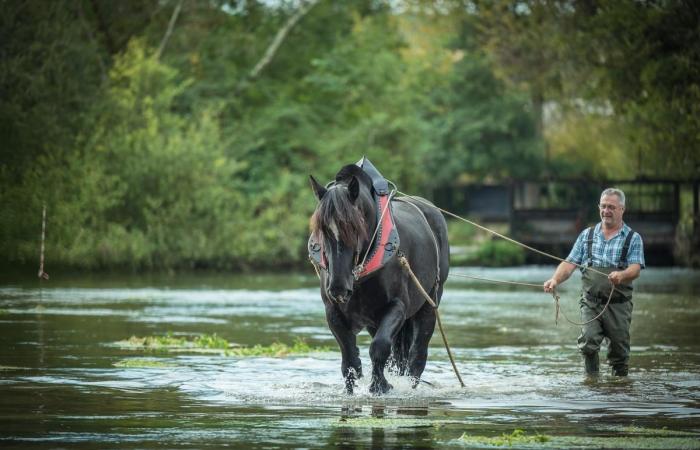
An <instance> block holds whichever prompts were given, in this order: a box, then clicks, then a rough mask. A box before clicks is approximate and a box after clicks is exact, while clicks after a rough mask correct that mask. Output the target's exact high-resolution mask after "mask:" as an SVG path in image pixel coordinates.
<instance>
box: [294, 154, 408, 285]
mask: <svg viewBox="0 0 700 450" xmlns="http://www.w3.org/2000/svg"><path fill="white" fill-rule="evenodd" d="M356 165H357V166H359V167H360V168H362V170H363V171H364V172H365V173H366V174H367V175H368V176H369V178H370V179H371V180H372V188H371V190H370V193H371V195H372V201H373V202H374V203H375V206H376V216H377V221H376V222H377V225H376V226H375V228H374V232H373V233H372V237H371V239H370V240H369V244H368V246H367V250H366V251H365V254H364V256H363V258H362V262H360V263H359V264H358V261H359V256H360V255H359V252H358V253H356V254H355V261H354V264H353V269H352V274H353V278H354V279H355V281H359V280H360V279H362V278H364V277H366V276H368V275H370V274H372V273H374V272H376V271H377V270H379V269H381V268H382V267H384V265H385V264H386V263H387V262H388V261H389V260H390V259H391V258H392V257H393V256H394V255H395V254H396V253H397V252H398V250H399V244H400V239H399V233H398V230H397V229H396V225H395V223H394V218H393V215H392V213H391V201H392V199H393V196H394V194H395V193H396V186H395V185H394V184H393V183H391V182H390V181H388V180H386V179H385V178H384V177H383V176H382V175H381V174H380V173H379V171H378V170H377V169H376V168H375V167H374V165H372V163H371V162H370V161H369V160H368V159H367V158H364V157H363V158H362V159H361V160H360V161H358V162H357V164H356ZM389 184H391V186H392V187H393V189H392V190H391V191H390V190H389ZM340 186H343V187H344V185H339V184H338V183H337V181H331V182H329V183H327V184H326V189H328V190H330V189H334V188H337V187H340ZM387 211H388V212H389V214H387ZM308 249H309V259H310V260H311V262H312V263H313V264H314V265H315V266H320V267H321V268H322V269H324V270H328V261H327V258H326V254H325V252H324V251H323V243H320V242H317V241H316V240H314V237H313V235H312V236H311V237H310V238H309V243H308Z"/></svg>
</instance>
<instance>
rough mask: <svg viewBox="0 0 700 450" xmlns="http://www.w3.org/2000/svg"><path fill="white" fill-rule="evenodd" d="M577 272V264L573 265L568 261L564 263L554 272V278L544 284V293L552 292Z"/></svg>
mask: <svg viewBox="0 0 700 450" xmlns="http://www.w3.org/2000/svg"><path fill="white" fill-rule="evenodd" d="M574 270H576V264H572V263H570V262H568V261H562V262H561V264H559V266H558V267H557V270H555V271H554V275H552V278H550V279H549V280H547V281H545V282H544V291H545V292H552V291H553V290H554V288H556V287H557V285H559V284H561V283H563V282H565V281H566V280H568V279H569V277H570V276H571V274H572V273H574Z"/></svg>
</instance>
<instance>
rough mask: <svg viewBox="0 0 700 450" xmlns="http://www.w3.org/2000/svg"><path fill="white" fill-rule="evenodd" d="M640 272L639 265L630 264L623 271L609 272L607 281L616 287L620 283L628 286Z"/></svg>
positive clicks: (640, 267)
mask: <svg viewBox="0 0 700 450" xmlns="http://www.w3.org/2000/svg"><path fill="white" fill-rule="evenodd" d="M641 270H642V266H641V264H630V265H629V267H627V268H626V269H625V270H618V271H615V272H610V275H608V280H610V281H611V282H612V284H614V285H616V286H617V285H618V284H620V283H624V284H629V283H631V282H632V281H634V280H636V279H637V277H638V276H639V272H641Z"/></svg>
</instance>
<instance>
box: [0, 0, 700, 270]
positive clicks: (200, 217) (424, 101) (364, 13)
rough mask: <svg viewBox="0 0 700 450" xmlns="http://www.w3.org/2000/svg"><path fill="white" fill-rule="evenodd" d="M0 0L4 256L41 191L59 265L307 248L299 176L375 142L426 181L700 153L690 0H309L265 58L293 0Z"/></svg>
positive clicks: (22, 244) (411, 179) (388, 163)
mask: <svg viewBox="0 0 700 450" xmlns="http://www.w3.org/2000/svg"><path fill="white" fill-rule="evenodd" d="M2 5H3V11H2V14H0V42H2V43H3V45H2V46H1V47H0V54H1V55H2V57H1V58H0V94H1V95H2V98H3V102H2V103H0V141H1V142H3V145H2V148H1V150H0V158H1V159H0V202H2V209H1V210H0V251H2V253H3V254H4V255H6V262H8V263H14V262H24V263H28V262H33V261H35V260H36V259H37V258H38V246H39V242H38V240H39V234H40V227H41V221H40V219H41V209H42V206H43V205H44V204H46V205H47V208H48V224H47V225H48V234H47V245H48V247H47V258H48V261H49V262H50V263H51V262H52V263H54V264H56V265H58V264H62V265H66V266H73V267H78V268H112V267H124V268H132V269H141V268H192V267H215V268H221V269H230V268H236V269H240V268H246V267H259V266H265V267H283V266H288V265H290V264H298V263H302V262H303V261H304V260H305V258H306V250H305V240H306V235H307V226H308V225H307V221H308V217H309V215H310V213H311V212H312V210H313V208H314V206H315V201H314V199H313V196H312V195H311V194H310V191H309V188H308V182H307V176H308V174H310V173H313V174H314V175H315V176H317V177H318V178H319V179H323V180H327V179H330V178H331V177H332V176H333V174H334V173H335V171H336V170H337V169H338V168H339V167H340V166H341V165H343V164H347V163H352V162H355V161H357V160H358V159H359V158H360V157H361V156H362V155H367V156H368V157H369V158H370V159H372V160H373V161H374V162H375V163H376V164H377V165H378V167H379V168H380V169H381V170H382V172H383V173H384V174H385V176H387V178H389V179H391V180H392V181H394V182H395V183H396V184H397V185H398V187H399V188H400V189H401V190H402V191H405V192H412V193H418V194H422V195H426V196H429V195H430V190H431V189H433V188H437V187H440V186H444V185H450V184H452V183H454V182H460V181H464V180H471V179H490V180H503V179H509V178H518V177H536V176H539V175H544V174H547V173H550V174H551V173H558V174H568V175H572V176H576V175H581V174H600V173H603V174H611V173H613V174H617V173H619V172H617V169H616V167H621V166H623V165H624V169H625V171H626V172H625V173H628V174H630V175H635V174H640V173H646V172H647V170H649V169H650V168H651V167H654V168H661V169H663V170H665V171H666V173H667V174H675V173H682V174H686V175H688V176H691V175H694V174H697V170H698V160H697V158H698V156H697V152H695V148H696V147H697V139H698V129H699V128H698V125H699V124H698V111H697V108H698V104H700V102H698V100H700V99H699V98H698V96H699V94H698V84H697V83H698V82H697V80H698V79H699V78H700V77H698V50H697V49H696V48H695V47H693V46H691V45H688V43H689V42H696V41H697V40H698V39H697V38H698V29H699V28H698V26H697V23H698V22H697V19H698V14H697V8H696V7H695V6H693V4H691V3H685V2H682V1H680V0H674V1H664V2H638V1H632V0H625V1H620V2H617V1H615V2H613V1H600V2H588V1H586V2H583V1H582V2H578V1H577V2H570V1H554V0H551V1H523V0H520V1H512V2H506V1H504V2H480V1H459V0H454V1H444V2H435V3H431V2H414V1H405V2H401V3H396V2H377V1H374V0H361V1H351V0H343V1H333V2H328V1H320V2H318V3H317V4H314V6H313V7H312V8H311V9H309V10H308V12H307V13H306V14H305V15H304V16H303V17H302V18H301V20H300V21H299V22H298V23H297V24H296V25H295V26H294V27H293V28H291V29H290V30H289V33H288V34H287V35H286V36H285V38H284V40H283V41H282V42H281V45H280V46H279V48H278V49H277V51H276V52H275V53H274V55H273V57H272V58H271V60H270V61H269V64H267V65H265V66H264V67H263V69H262V70H261V71H260V73H258V74H256V76H255V77H252V78H251V77H250V73H251V70H252V69H253V67H255V66H256V64H257V63H258V62H259V61H260V60H261V58H262V56H263V54H265V51H266V49H267V48H268V46H269V45H270V43H271V42H272V40H273V38H274V36H275V35H276V33H277V32H278V30H279V29H280V28H281V27H283V26H284V25H285V24H286V23H287V22H288V20H289V18H290V17H292V16H293V15H294V14H295V12H296V11H297V9H298V8H299V5H300V4H299V2H292V1H280V2H277V3H271V2H262V1H245V2H238V1H234V0H215V1H206V2H199V1H190V0H184V1H182V2H180V1H179V0H149V1H143V0H121V1H119V2H112V1H108V0H77V1H67V0H56V1H52V2H43V1H39V0H29V1H20V0H5V1H4V2H2ZM178 6H181V10H179V14H177V15H174V14H173V12H174V11H175V9H176V8H178ZM172 18H175V19H176V22H175V25H174V28H173V33H172V34H171V35H168V36H167V39H166V33H165V31H166V29H167V28H168V24H169V21H170V20H171V19H172ZM165 40H167V42H166V43H167V45H165V47H163V48H164V49H165V50H164V52H163V53H162V54H157V49H158V48H159V47H160V46H161V43H163V42H164V41H165ZM548 108H549V111H550V112H552V111H553V112H554V113H556V114H554V115H552V117H553V118H551V117H550V118H548V117H547V114H546V113H547V111H548ZM630 158H633V159H634V158H636V159H635V161H636V163H635V164H629V160H630Z"/></svg>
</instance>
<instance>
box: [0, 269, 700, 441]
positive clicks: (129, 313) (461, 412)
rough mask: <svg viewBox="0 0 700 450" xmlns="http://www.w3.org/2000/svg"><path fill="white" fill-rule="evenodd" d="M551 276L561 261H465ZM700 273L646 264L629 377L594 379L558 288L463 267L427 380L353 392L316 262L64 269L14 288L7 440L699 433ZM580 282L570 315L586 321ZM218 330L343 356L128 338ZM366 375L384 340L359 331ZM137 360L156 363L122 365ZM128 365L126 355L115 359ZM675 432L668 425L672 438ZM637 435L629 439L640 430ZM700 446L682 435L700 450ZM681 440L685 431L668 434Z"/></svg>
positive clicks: (2, 316)
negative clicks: (261, 352) (260, 353)
mask: <svg viewBox="0 0 700 450" xmlns="http://www.w3.org/2000/svg"><path fill="white" fill-rule="evenodd" d="M454 271H455V273H458V272H461V273H466V274H470V275H476V276H482V277H487V278H498V279H504V280H514V281H524V282H532V283H541V282H542V281H543V280H544V279H546V278H548V277H549V276H550V274H551V271H552V268H550V267H523V268H517V269H479V268H469V269H467V268H464V269H454ZM698 275H700V273H698V272H693V271H689V270H681V269H648V270H645V271H644V272H643V274H642V278H641V279H640V280H639V281H638V282H637V284H636V287H635V289H636V293H635V300H634V303H635V306H634V315H633V321H632V359H631V373H630V376H629V377H628V378H627V379H616V378H613V377H612V376H608V375H607V374H606V375H603V376H602V377H600V378H599V379H598V380H597V381H591V380H586V379H585V377H584V376H583V374H582V364H581V361H580V357H579V355H578V354H577V351H576V346H575V342H576V337H577V335H578V328H577V327H575V326H572V325H569V324H567V323H565V322H564V321H563V319H562V320H560V322H559V324H558V325H555V323H554V308H553V302H552V298H551V296H548V295H547V294H544V293H542V292H540V291H538V290H535V289H529V288H525V287H517V286H516V287H512V286H509V287H502V286H499V285H493V284H489V283H483V282H474V281H469V280H464V279H459V278H456V277H454V278H452V279H451V280H449V281H448V284H447V289H446V292H445V295H444V297H443V305H442V306H441V311H442V317H443V323H444V325H445V327H446V331H447V333H448V338H449V341H450V344H451V346H452V348H453V352H454V354H455V356H456V359H457V365H458V368H459V370H460V372H461V374H462V377H463V378H464V381H465V383H466V387H465V388H460V387H459V384H458V382H457V380H456V378H455V376H454V374H453V372H452V368H451V366H450V363H449V360H448V359H447V356H446V352H445V350H444V348H443V346H442V341H441V339H440V337H439V334H438V333H437V332H436V334H435V336H434V337H433V340H432V341H431V348H430V356H429V362H428V365H427V368H426V371H425V374H424V379H425V380H426V381H428V382H430V385H427V384H423V385H421V386H420V387H419V388H418V389H415V390H414V389H411V387H410V384H409V382H408V381H407V380H405V379H402V378H399V377H395V376H389V380H390V382H391V383H392V384H393V385H394V387H395V389H394V390H393V391H392V392H390V393H389V394H388V395H386V396H383V397H379V398H378V397H373V396H372V395H370V394H369V392H368V381H369V380H367V379H363V380H360V385H359V387H358V389H357V390H356V394H355V395H354V396H347V395H345V394H344V393H343V381H342V379H341V377H340V354H339V353H337V352H336V351H335V348H336V347H335V341H334V340H333V338H332V335H331V334H330V332H329V331H328V328H327V327H326V324H325V319H324V313H323V307H322V304H321V300H320V296H319V292H318V287H317V285H316V279H315V275H314V274H313V272H310V273H308V274H296V275H285V276H280V275H248V276H241V275H238V276H233V275H232V276H224V275H210V276H201V275H198V276H195V275H192V276H149V277H136V276H131V277H126V278H117V277H92V278H88V277H81V278H77V277H61V276H55V277H54V278H53V279H52V280H50V281H48V282H43V284H41V285H39V282H38V281H33V280H30V281H27V282H22V281H16V280H11V279H6V280H4V283H3V284H2V285H1V286H0V327H1V328H0V329H1V330H2V331H1V332H0V446H3V447H7V446H11V447H37V448H39V447H41V448H47V447H48V448H53V447H61V448H151V447H161V448H162V447H168V448H172V447H183V448H206V447H222V446H230V447H234V448H251V447H255V448H319V447H341V448H356V447H357V448H361V447H366V446H374V447H377V448H391V447H396V448H398V447H406V446H413V447H421V448H443V447H446V446H455V447H460V446H463V443H462V442H461V441H459V440H458V438H459V437H460V436H461V435H462V434H463V433H468V434H473V435H481V436H496V435H500V434H502V433H511V432H512V431H513V430H514V429H522V430H525V431H527V432H528V433H541V434H546V435H550V436H564V435H565V436H582V437H584V436H613V435H614V436H619V435H625V433H626V431H625V430H628V431H629V430H630V429H631V428H630V427H635V428H641V429H645V430H664V429H665V430H666V431H668V432H681V433H685V435H690V436H693V435H694V434H695V433H700V339H699V338H698V330H699V328H698V323H699V322H700V308H699V301H700V277H699V276H698ZM578 279H579V277H578V276H575V277H573V278H572V280H571V281H569V282H567V283H566V285H565V287H566V289H565V290H564V291H563V299H562V308H563V310H564V312H565V313H566V314H567V315H568V316H569V317H571V318H573V319H578V317H577V303H576V297H577V290H578V289H579V288H580V283H579V281H578ZM166 333H172V334H173V335H174V336H183V337H192V336H196V335H201V334H214V333H216V334H217V335H218V336H221V337H223V338H225V339H227V340H228V341H230V342H233V343H237V344H241V345H246V346H251V345H255V344H263V345H268V344H271V343H273V342H284V343H288V344H291V343H292V342H293V341H294V340H295V339H296V338H299V337H301V338H304V339H305V340H306V342H308V343H309V344H311V345H313V346H328V347H331V349H332V351H327V352H316V353H311V354H307V355H299V356H288V357H286V358H271V357H254V358H253V357H235V356H225V355H221V354H196V353H193V354H188V353H172V352H149V351H143V350H142V351H135V350H132V349H126V348H123V347H120V346H117V345H115V343H116V342H117V341H120V340H124V339H128V338H129V337H130V336H150V335H165V334H166ZM359 342H360V353H361V357H362V362H363V367H364V370H365V373H369V372H370V368H371V362H370V361H369V357H368V346H369V337H368V336H367V334H366V333H363V334H362V335H361V336H360V341H359ZM131 359H138V360H147V361H154V362H157V364H155V365H156V367H123V366H121V365H119V364H117V363H120V362H123V361H125V360H131ZM115 364H117V365H115ZM660 433H661V432H660ZM628 434H629V433H628ZM698 437H700V435H698ZM697 441H700V439H697V440H689V441H684V442H686V443H685V444H683V445H686V446H689V448H698V447H700V445H693V444H692V442H697ZM669 442H670V441H669Z"/></svg>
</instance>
